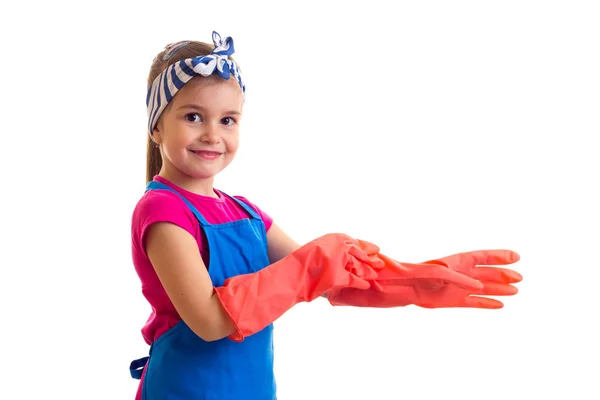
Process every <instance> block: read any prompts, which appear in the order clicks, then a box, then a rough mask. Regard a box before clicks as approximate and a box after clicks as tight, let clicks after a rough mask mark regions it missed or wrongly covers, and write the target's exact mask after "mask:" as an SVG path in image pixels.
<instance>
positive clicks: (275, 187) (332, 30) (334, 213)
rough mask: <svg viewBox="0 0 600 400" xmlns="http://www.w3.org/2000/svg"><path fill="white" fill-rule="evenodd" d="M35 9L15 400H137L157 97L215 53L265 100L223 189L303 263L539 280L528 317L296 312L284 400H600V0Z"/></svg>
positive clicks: (14, 125) (24, 57) (7, 255)
mask: <svg viewBox="0 0 600 400" xmlns="http://www.w3.org/2000/svg"><path fill="white" fill-rule="evenodd" d="M15 4H16V3H9V2H4V3H3V5H2V9H1V10H0V11H1V12H0V15H1V17H0V20H1V21H0V22H1V23H0V30H1V31H2V32H1V35H0V37H1V39H0V40H1V41H2V44H1V50H0V51H1V53H0V54H1V55H0V57H1V58H2V60H1V64H0V65H1V66H0V68H2V75H1V76H2V79H1V82H2V86H1V87H2V96H1V97H0V99H1V100H0V101H1V102H2V107H0V113H1V119H0V122H1V124H2V125H1V131H2V141H1V142H0V143H1V144H2V150H3V151H2V156H1V157H0V162H1V163H2V165H1V168H2V181H3V182H2V189H1V191H2V192H1V193H2V196H1V197H0V199H1V200H0V201H1V202H2V207H1V208H0V210H1V211H0V212H1V213H2V214H1V220H0V226H1V228H0V229H1V236H2V240H1V242H0V243H1V248H2V249H1V251H0V257H1V259H0V263H1V264H0V265H1V268H2V275H1V276H0V283H1V289H0V296H1V303H0V304H1V306H0V307H1V310H0V311H1V315H2V329H1V333H0V335H1V340H0V343H1V346H2V354H1V356H0V359H1V360H2V362H1V365H2V371H1V374H0V398H2V399H34V398H57V399H58V398H60V399H133V397H134V394H135V390H136V387H137V381H135V380H133V379H131V378H130V377H129V372H128V366H129V362H130V361H131V360H132V359H134V358H138V357H142V356H144V355H146V354H147V346H146V345H145V343H144V342H143V340H142V337H141V334H140V329H141V327H142V325H143V324H144V322H145V321H146V318H147V317H148V314H149V311H150V309H149V307H148V305H147V304H146V303H145V300H144V299H143V297H142V295H141V292H140V285H139V281H138V278H137V276H136V275H135V272H134V269H133V266H132V263H131V254H130V236H129V234H130V216H131V212H132V210H133V207H134V206H135V203H136V201H137V200H138V198H139V197H140V196H141V194H142V192H143V190H144V183H145V182H144V177H145V140H146V137H145V134H146V132H145V126H146V115H145V96H146V89H145V85H146V83H145V79H146V75H147V73H148V69H149V67H150V63H151V61H152V59H153V58H154V56H155V54H156V53H158V52H159V51H160V50H161V49H162V48H163V46H164V45H165V44H167V43H169V42H174V41H178V40H183V39H195V40H203V41H209V42H210V40H211V32H212V30H216V31H218V32H219V33H221V35H223V36H232V37H233V38H234V42H235V48H236V50H237V51H236V54H235V58H236V60H237V61H238V62H239V63H240V65H241V68H242V72H243V78H244V80H245V82H246V84H247V88H248V92H247V94H248V96H247V104H246V107H245V117H244V120H243V125H242V131H241V135H242V148H241V150H240V154H239V156H238V158H237V159H236V160H235V161H234V163H233V164H232V165H231V166H230V168H229V169H228V170H226V171H225V172H224V173H223V175H222V177H220V178H219V179H218V181H217V187H219V188H221V189H222V190H225V191H228V192H230V193H232V194H242V195H244V196H246V197H248V198H249V199H250V200H251V201H253V202H255V203H256V204H257V205H259V206H260V207H261V208H263V209H264V210H265V211H266V212H267V213H269V214H271V215H272V216H273V217H274V218H275V220H276V221H277V222H278V223H279V224H280V225H281V226H282V227H283V228H284V229H285V230H287V231H288V232H289V233H290V234H291V235H292V236H293V237H294V238H296V239H297V240H298V241H300V242H306V241H308V240H311V239H313V238H315V237H317V236H320V235H321V234H324V233H328V232H334V231H336V232H344V233H347V234H350V235H353V236H355V237H359V238H362V239H366V240H370V241H372V242H374V243H377V244H378V245H380V247H381V249H382V252H383V253H385V254H388V255H390V256H392V257H395V258H396V259H399V260H401V261H407V262H419V261H424V260H426V259H431V258H435V257H441V256H445V255H449V254H453V253H456V252H461V251H467V250H475V249H491V248H508V249H512V250H515V251H517V252H519V253H520V254H521V257H522V259H521V261H520V262H519V263H518V264H516V265H514V268H515V269H516V270H518V271H519V272H521V273H522V274H523V276H524V281H523V282H522V283H520V284H519V285H518V287H519V289H520V293H519V294H518V295H516V296H514V297H511V298H506V299H505V308H504V309H502V310H495V311H489V310H473V309H471V310H469V309H459V310H456V309H455V310H425V309H420V308H417V307H412V306H410V307H406V308H399V309H391V310H373V309H346V308H332V307H330V306H329V305H328V303H327V302H325V301H322V300H319V301H316V302H314V303H310V304H301V305H299V306H297V307H295V308H293V309H292V310H291V311H290V312H289V313H287V314H285V315H284V316H283V317H282V318H281V319H280V320H278V321H277V322H276V372H277V377H278V383H279V397H280V399H282V400H294V399H316V400H319V399H380V400H384V399H385V400H387V399H411V400H417V399H434V398H443V399H461V400H470V399H486V400H492V399H507V398H510V399H531V398H545V397H547V396H552V398H562V399H566V398H570V399H578V400H584V399H598V398H600V390H599V389H598V385H597V379H598V375H599V372H600V368H599V367H598V359H599V357H600V351H599V345H598V337H599V336H600V335H599V334H600V332H599V329H598V327H597V326H598V315H599V314H598V306H600V302H599V301H598V295H597V292H598V278H599V276H600V274H599V272H598V270H599V268H600V261H599V258H598V249H599V243H600V235H599V232H598V227H599V223H600V215H599V211H598V204H599V200H600V196H599V194H598V186H599V183H598V181H599V179H598V176H599V174H600V161H599V157H598V149H599V146H598V144H597V140H595V139H597V138H596V137H595V136H597V135H598V133H599V132H600V129H599V125H600V122H599V121H600V118H599V112H598V110H599V106H600V97H599V94H598V93H600V79H599V74H598V71H600V59H599V53H598V48H599V45H600V43H599V42H600V40H599V38H600V32H599V31H600V29H599V25H598V20H599V18H600V13H599V12H598V7H597V6H596V4H597V3H596V2H593V1H588V2H584V1H526V0H519V1H502V2H500V1H406V2H395V3H394V6H393V7H392V5H391V4H393V3H392V2H383V1H375V0H371V1H366V2H362V3H358V4H357V3H355V2H333V1H325V0H323V1H319V2H309V1H302V2H296V3H288V2H278V3H276V2H273V3H271V4H268V3H266V2H257V1H253V2H245V3H243V2H239V3H235V2H229V1H212V2H206V1H194V2H187V1H179V2H169V1H163V2H145V3H139V4H138V5H133V3H132V2H126V1H120V2H97V3H96V4H90V3H89V2H72V3H69V4H68V3H66V2H44V3H42V2H41V1H38V2H29V3H28V4H24V5H19V6H16V5H15ZM594 382H596V383H594Z"/></svg>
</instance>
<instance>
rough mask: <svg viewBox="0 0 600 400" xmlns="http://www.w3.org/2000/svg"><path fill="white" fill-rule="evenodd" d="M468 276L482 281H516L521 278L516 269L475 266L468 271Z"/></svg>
mask: <svg viewBox="0 0 600 400" xmlns="http://www.w3.org/2000/svg"><path fill="white" fill-rule="evenodd" d="M469 276H471V277H472V278H474V279H477V280H480V281H484V282H496V283H517V282H521V281H522V280H523V276H522V275H521V274H519V273H518V272H516V271H513V270H511V269H507V268H497V267H477V268H473V269H472V270H471V271H470V272H469Z"/></svg>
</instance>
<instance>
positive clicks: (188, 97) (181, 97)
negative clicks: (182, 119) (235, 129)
mask: <svg viewBox="0 0 600 400" xmlns="http://www.w3.org/2000/svg"><path fill="white" fill-rule="evenodd" d="M207 100H208V101H210V102H211V103H213V102H219V103H231V104H241V103H242V102H243V93H242V89H241V88H240V85H239V84H238V83H237V81H236V80H235V79H223V78H220V77H218V76H209V77H203V76H197V77H195V78H193V79H192V80H190V81H189V82H188V83H187V84H186V85H184V86H183V87H182V88H181V89H180V90H179V92H178V93H177V94H176V95H175V97H174V98H173V100H172V102H173V103H178V104H179V103H183V102H186V103H190V102H191V103H196V102H206V101H207Z"/></svg>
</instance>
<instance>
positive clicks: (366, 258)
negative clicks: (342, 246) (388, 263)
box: [348, 244, 385, 269]
mask: <svg viewBox="0 0 600 400" xmlns="http://www.w3.org/2000/svg"><path fill="white" fill-rule="evenodd" d="M348 254H350V255H351V256H352V257H354V258H356V259H357V260H359V261H361V262H364V263H366V264H369V265H371V266H372V267H373V268H377V269H381V268H383V267H384V266H385V262H384V261H383V260H382V259H381V258H379V256H377V255H376V254H377V253H374V254H370V253H367V252H365V251H364V250H363V249H362V248H360V247H358V246H357V245H354V244H350V245H349V248H348Z"/></svg>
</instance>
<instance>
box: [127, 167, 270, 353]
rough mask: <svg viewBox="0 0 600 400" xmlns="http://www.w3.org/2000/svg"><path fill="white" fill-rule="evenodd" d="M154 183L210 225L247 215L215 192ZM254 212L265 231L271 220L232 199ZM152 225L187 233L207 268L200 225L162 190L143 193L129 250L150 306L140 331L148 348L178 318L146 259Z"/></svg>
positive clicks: (132, 227) (242, 217)
mask: <svg viewBox="0 0 600 400" xmlns="http://www.w3.org/2000/svg"><path fill="white" fill-rule="evenodd" d="M154 180H155V181H158V182H161V183H163V184H165V185H167V186H169V187H171V188H173V189H175V190H176V191H177V192H178V193H180V194H181V195H183V197H185V199H186V200H188V201H189V202H190V203H191V204H192V205H193V206H194V207H195V208H196V209H197V210H198V212H200V214H201V215H202V216H203V217H204V218H205V219H206V220H207V221H208V222H209V223H210V224H222V223H226V222H232V221H237V220H240V219H244V218H248V214H247V212H246V211H245V210H244V209H243V208H242V207H240V205H239V204H237V203H236V202H235V201H234V200H232V199H230V198H229V197H227V196H225V195H223V193H222V192H220V191H219V190H216V189H215V192H216V193H217V194H218V195H219V198H218V199H217V198H213V197H207V196H200V195H197V194H194V193H191V192H189V191H187V190H184V189H182V188H180V187H178V186H175V185H174V184H173V183H171V182H169V181H168V180H166V179H164V178H162V177H160V176H156V177H155V178H154ZM235 197H236V198H237V199H239V200H242V201H243V202H245V203H246V204H248V205H249V206H250V207H252V209H254V210H255V211H256V212H257V213H258V215H259V216H260V217H261V219H262V220H263V222H264V224H265V228H266V230H267V231H268V230H269V228H270V227H271V225H272V224H273V220H272V219H271V217H269V216H268V215H267V214H265V213H264V212H263V211H262V210H260V209H259V208H258V207H257V206H256V205H254V204H252V203H250V202H249V201H248V200H247V199H246V198H244V197H241V196H235ZM155 222H171V223H173V224H175V225H177V226H180V227H181V228H183V229H185V230H186V231H188V232H189V233H190V234H191V235H192V236H194V237H195V238H196V242H197V243H198V247H199V248H200V253H201V254H202V258H203V259H204V263H205V264H206V265H208V259H207V256H208V254H207V252H206V251H205V250H206V248H207V246H206V238H205V237H204V233H203V231H202V229H201V226H200V223H199V222H198V220H197V219H196V217H195V216H194V214H193V213H192V211H191V210H190V209H189V208H188V206H187V205H186V204H185V203H184V202H183V201H182V200H181V198H180V197H179V196H178V195H177V194H175V193H171V192H168V191H165V190H160V191H158V190H151V191H148V192H146V193H145V194H144V195H143V196H142V198H141V199H140V201H139V202H138V203H137V205H136V207H135V210H134V212H133V216H132V224H131V246H132V249H131V250H132V256H133V264H134V266H135V270H136V272H137V274H138V276H139V277H140V280H141V283H142V293H143V295H144V297H145V298H146V299H147V300H148V302H149V303H150V306H151V307H152V312H151V314H150V317H149V318H148V321H147V323H146V325H145V326H144V327H143V328H142V335H143V337H144V340H145V341H146V343H148V344H151V343H152V342H154V340H156V339H157V338H158V337H159V336H161V335H162V334H163V333H165V332H166V331H168V330H169V329H171V328H172V327H173V326H175V324H177V323H178V322H179V321H180V320H181V317H180V316H179V314H178V313H177V310H175V307H174V306H173V304H172V303H171V300H170V299H169V297H168V295H167V293H166V291H165V290H164V288H163V287H162V285H161V283H160V280H159V279H158V275H157V274H156V272H155V270H154V267H153V266H152V263H150V260H149V258H148V256H147V255H146V250H145V246H144V235H145V233H146V231H147V230H148V227H149V226H150V225H152V224H153V223H155Z"/></svg>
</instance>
